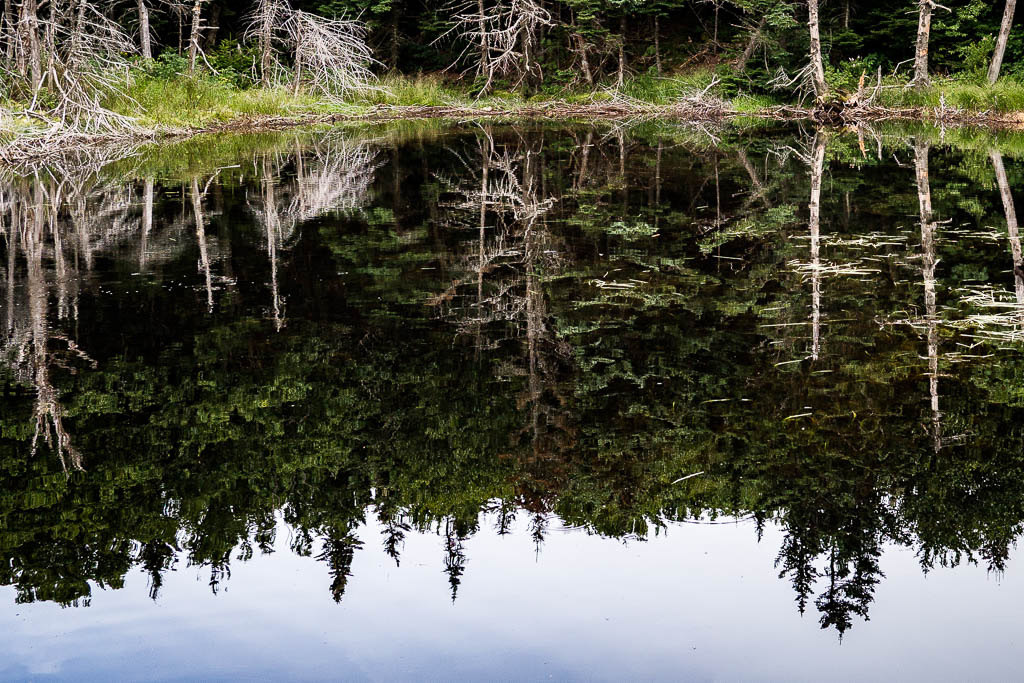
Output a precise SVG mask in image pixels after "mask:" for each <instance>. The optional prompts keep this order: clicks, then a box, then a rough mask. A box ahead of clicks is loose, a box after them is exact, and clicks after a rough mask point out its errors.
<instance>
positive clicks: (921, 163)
mask: <svg viewBox="0 0 1024 683" xmlns="http://www.w3.org/2000/svg"><path fill="white" fill-rule="evenodd" d="M914 175H915V178H916V180H917V199H918V205H919V208H920V213H921V275H922V278H923V280H924V307H925V314H926V315H927V320H926V323H927V325H926V327H927V335H928V342H927V343H928V395H929V399H930V402H931V409H932V439H933V442H934V448H935V452H936V453H938V452H939V449H940V448H942V413H941V411H940V410H939V319H938V300H937V293H936V281H935V267H936V265H938V262H939V260H938V257H937V256H936V248H935V246H936V245H935V242H936V232H937V230H938V222H937V221H936V220H935V214H934V212H933V210H932V192H931V187H930V184H929V181H928V143H927V141H925V140H924V139H923V138H917V139H916V140H915V141H914Z"/></svg>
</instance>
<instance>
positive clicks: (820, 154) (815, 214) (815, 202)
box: [808, 133, 828, 360]
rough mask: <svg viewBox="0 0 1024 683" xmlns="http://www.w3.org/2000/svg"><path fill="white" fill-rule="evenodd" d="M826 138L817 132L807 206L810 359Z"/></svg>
mask: <svg viewBox="0 0 1024 683" xmlns="http://www.w3.org/2000/svg"><path fill="white" fill-rule="evenodd" d="M827 146H828V139H827V138H826V137H825V135H824V134H823V133H819V134H818V135H817V136H815V139H814V150H813V152H812V155H811V201H810V204H809V206H808V212H809V214H810V218H809V221H808V223H809V226H810V231H811V265H812V268H813V270H812V271H811V360H818V357H819V356H820V355H821V267H820V266H821V181H822V176H823V175H824V174H825V149H826V147H827Z"/></svg>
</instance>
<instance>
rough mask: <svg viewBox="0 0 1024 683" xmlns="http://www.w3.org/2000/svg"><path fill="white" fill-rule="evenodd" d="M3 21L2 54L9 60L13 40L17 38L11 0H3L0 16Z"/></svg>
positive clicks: (11, 53)
mask: <svg viewBox="0 0 1024 683" xmlns="http://www.w3.org/2000/svg"><path fill="white" fill-rule="evenodd" d="M0 19H2V20H3V22H4V28H3V36H4V54H5V55H6V56H7V59H8V60H10V59H11V58H12V57H14V48H15V41H16V40H17V31H16V30H15V27H14V24H15V21H16V19H15V17H14V5H13V4H11V0H4V15H3V17H0Z"/></svg>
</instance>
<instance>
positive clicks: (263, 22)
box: [245, 0, 292, 86]
mask: <svg viewBox="0 0 1024 683" xmlns="http://www.w3.org/2000/svg"><path fill="white" fill-rule="evenodd" d="M291 13H292V8H291V5H289V4H288V0H259V1H258V2H257V3H256V8H255V9H254V10H253V11H252V13H251V14H250V15H249V17H248V20H249V24H248V27H247V29H246V32H245V38H246V40H255V41H256V45H257V49H258V50H259V58H260V64H259V77H260V82H261V83H262V84H263V85H264V86H269V85H271V84H272V83H273V81H274V76H275V74H276V73H277V71H278V68H277V67H278V66H279V62H278V58H277V43H278V42H279V39H280V37H279V36H278V31H279V30H280V28H281V26H283V25H284V24H285V23H286V22H287V21H288V18H289V17H290V16H291Z"/></svg>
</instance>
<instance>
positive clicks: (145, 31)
mask: <svg viewBox="0 0 1024 683" xmlns="http://www.w3.org/2000/svg"><path fill="white" fill-rule="evenodd" d="M138 5H139V49H140V50H142V57H143V59H153V41H152V36H151V35H150V32H149V8H148V7H146V0H138Z"/></svg>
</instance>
